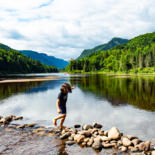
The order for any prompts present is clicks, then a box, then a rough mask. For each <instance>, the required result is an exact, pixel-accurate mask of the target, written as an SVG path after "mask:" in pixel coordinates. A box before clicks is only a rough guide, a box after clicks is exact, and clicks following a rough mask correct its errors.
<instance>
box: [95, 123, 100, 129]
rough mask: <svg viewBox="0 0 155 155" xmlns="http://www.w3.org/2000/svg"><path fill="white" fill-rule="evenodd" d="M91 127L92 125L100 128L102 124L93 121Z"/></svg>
mask: <svg viewBox="0 0 155 155" xmlns="http://www.w3.org/2000/svg"><path fill="white" fill-rule="evenodd" d="M93 127H94V128H99V129H100V128H102V124H99V123H94V124H93Z"/></svg>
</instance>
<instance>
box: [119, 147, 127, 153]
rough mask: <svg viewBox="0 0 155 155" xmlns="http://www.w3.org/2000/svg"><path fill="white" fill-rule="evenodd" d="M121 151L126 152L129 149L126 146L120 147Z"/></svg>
mask: <svg viewBox="0 0 155 155" xmlns="http://www.w3.org/2000/svg"><path fill="white" fill-rule="evenodd" d="M119 150H121V151H122V152H126V151H127V147H125V146H120V147H119Z"/></svg>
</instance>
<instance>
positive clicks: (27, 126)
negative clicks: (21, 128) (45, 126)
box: [26, 124, 36, 128]
mask: <svg viewBox="0 0 155 155" xmlns="http://www.w3.org/2000/svg"><path fill="white" fill-rule="evenodd" d="M35 125H36V124H27V125H26V128H32V127H34V126H35Z"/></svg>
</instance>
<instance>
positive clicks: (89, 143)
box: [87, 138, 94, 147]
mask: <svg viewBox="0 0 155 155" xmlns="http://www.w3.org/2000/svg"><path fill="white" fill-rule="evenodd" d="M93 142H94V139H93V138H90V139H89V141H88V142H87V146H89V147H90V146H92V144H93Z"/></svg>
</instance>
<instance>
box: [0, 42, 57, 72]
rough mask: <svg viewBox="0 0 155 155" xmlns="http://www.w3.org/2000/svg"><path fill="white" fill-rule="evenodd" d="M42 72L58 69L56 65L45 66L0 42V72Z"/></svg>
mask: <svg viewBox="0 0 155 155" xmlns="http://www.w3.org/2000/svg"><path fill="white" fill-rule="evenodd" d="M44 72H58V69H57V68H56V67H52V66H46V65H44V64H42V63H41V62H39V61H36V60H33V59H31V58H28V57H27V56H24V55H23V54H21V53H20V52H18V51H16V50H14V49H11V48H10V47H8V46H6V45H4V44H0V74H5V73H44Z"/></svg>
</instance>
